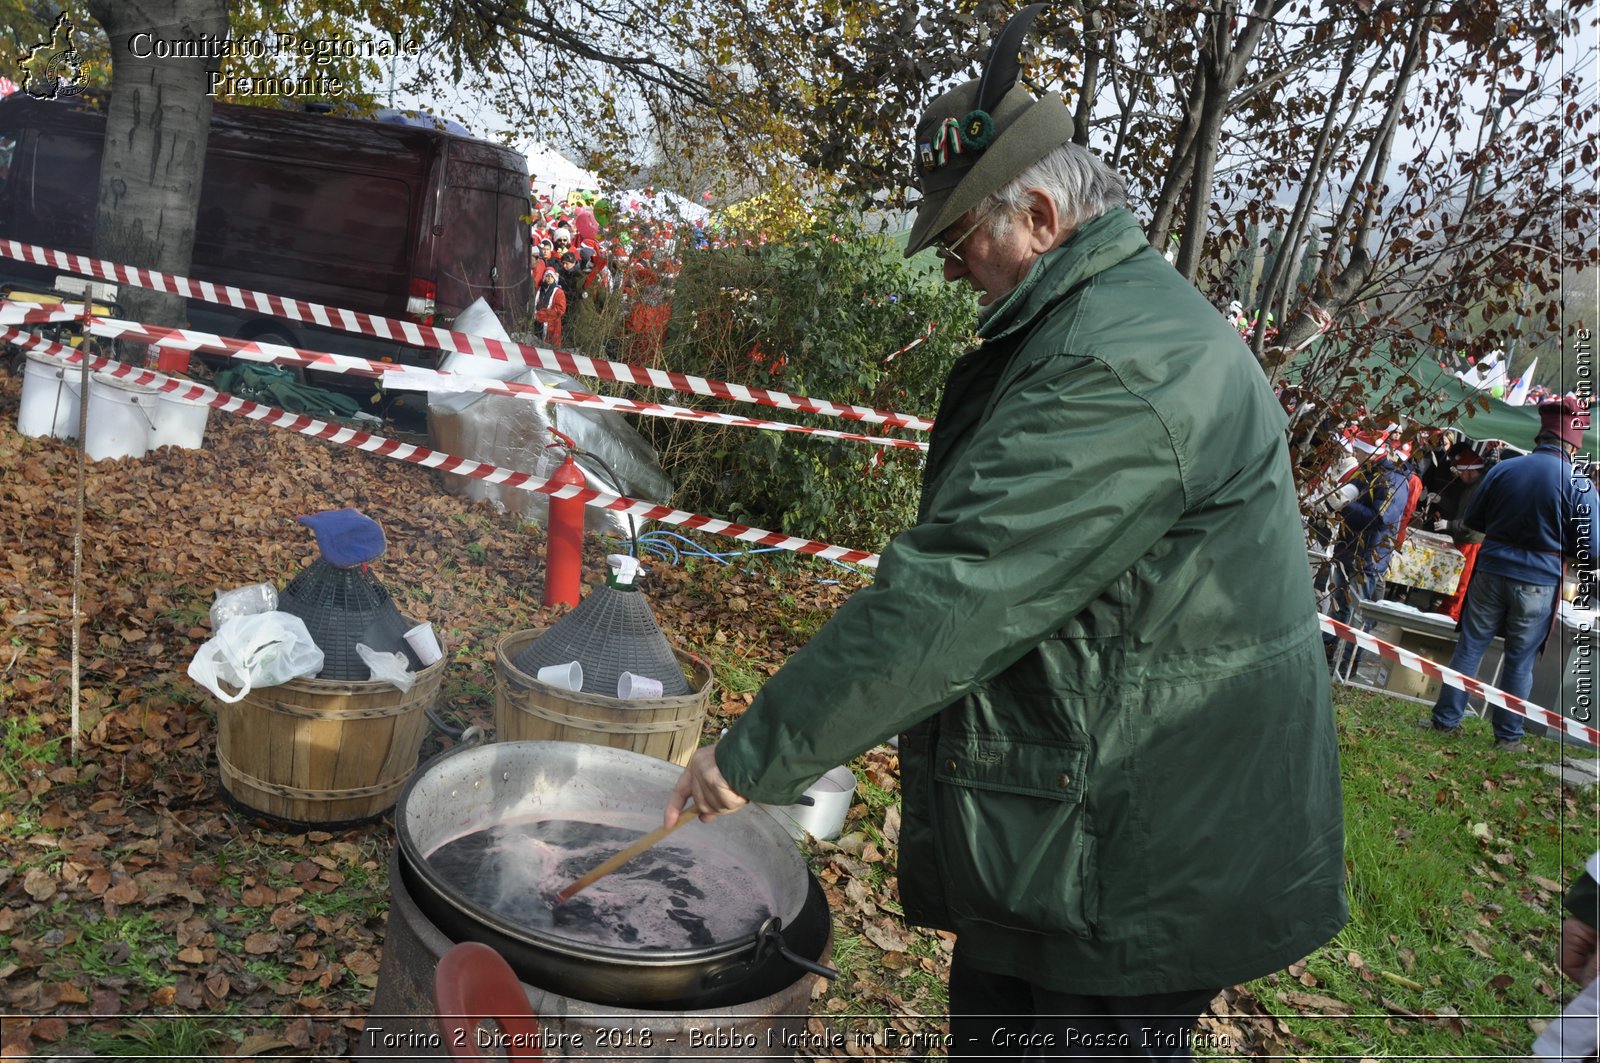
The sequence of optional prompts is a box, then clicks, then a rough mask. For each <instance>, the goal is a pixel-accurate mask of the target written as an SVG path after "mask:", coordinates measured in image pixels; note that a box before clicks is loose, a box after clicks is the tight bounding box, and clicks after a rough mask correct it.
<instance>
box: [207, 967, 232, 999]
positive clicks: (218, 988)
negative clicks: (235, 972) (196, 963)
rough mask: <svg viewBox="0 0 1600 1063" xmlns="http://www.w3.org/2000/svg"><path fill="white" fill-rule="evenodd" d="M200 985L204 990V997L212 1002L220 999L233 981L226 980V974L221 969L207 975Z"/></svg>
mask: <svg viewBox="0 0 1600 1063" xmlns="http://www.w3.org/2000/svg"><path fill="white" fill-rule="evenodd" d="M201 985H202V987H203V988H204V989H205V991H206V999H207V1000H209V1001H212V1002H217V1001H221V1000H222V999H223V998H225V997H226V996H227V995H228V992H229V991H230V990H231V989H232V988H233V983H231V982H230V981H228V976H227V975H225V974H223V973H222V972H221V971H216V972H213V973H212V974H209V975H207V976H206V980H205V981H204V982H203V983H201Z"/></svg>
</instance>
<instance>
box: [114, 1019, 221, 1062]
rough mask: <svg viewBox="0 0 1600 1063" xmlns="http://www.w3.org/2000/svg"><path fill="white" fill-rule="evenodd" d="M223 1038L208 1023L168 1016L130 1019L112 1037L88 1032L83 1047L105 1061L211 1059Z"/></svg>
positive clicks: (213, 1026) (217, 1029) (219, 1030)
mask: <svg viewBox="0 0 1600 1063" xmlns="http://www.w3.org/2000/svg"><path fill="white" fill-rule="evenodd" d="M226 1036H227V1035H226V1034H225V1033H224V1032H223V1031H222V1030H221V1029H219V1028H218V1027H216V1026H215V1025H213V1023H212V1022H211V1021H210V1020H207V1019H201V1018H188V1017H184V1016H178V1015H169V1016H162V1017H160V1018H155V1019H134V1020H133V1021H132V1022H130V1023H129V1024H128V1027H127V1029H125V1030H122V1031H121V1032H119V1033H116V1034H108V1033H104V1032H101V1031H98V1030H93V1029H91V1030H90V1031H89V1033H88V1035H87V1039H86V1044H87V1047H88V1048H89V1050H90V1051H92V1052H94V1053H95V1054H96V1055H97V1056H101V1057H104V1058H107V1059H138V1058H141V1057H145V1058H151V1059H205V1058H207V1057H211V1058H215V1056H216V1055H217V1053H218V1051H219V1050H220V1049H221V1047H222V1044H223V1041H224V1038H225V1037H226Z"/></svg>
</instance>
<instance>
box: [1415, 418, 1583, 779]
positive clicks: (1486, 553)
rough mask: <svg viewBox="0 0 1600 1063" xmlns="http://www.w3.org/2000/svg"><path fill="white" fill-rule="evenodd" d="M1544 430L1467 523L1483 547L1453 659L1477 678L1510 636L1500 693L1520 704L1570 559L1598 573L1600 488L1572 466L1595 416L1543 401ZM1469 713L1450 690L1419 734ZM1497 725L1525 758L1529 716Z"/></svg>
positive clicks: (1495, 476) (1452, 724)
mask: <svg viewBox="0 0 1600 1063" xmlns="http://www.w3.org/2000/svg"><path fill="white" fill-rule="evenodd" d="M1539 426H1540V430H1539V435H1538V437H1537V438H1536V439H1535V440H1534V443H1535V446H1534V449H1533V453H1531V454H1525V455H1523V456H1522V457H1520V458H1512V459H1510V460H1509V461H1502V462H1501V463H1500V464H1498V465H1496V466H1495V467H1494V468H1493V469H1491V470H1489V474H1488V475H1487V476H1485V477H1484V478H1483V482H1482V484H1480V485H1479V487H1478V490H1477V493H1476V494H1474V495H1473V496H1472V501H1471V502H1470V503H1468V505H1467V511H1466V513H1465V515H1464V516H1463V517H1462V522H1463V523H1464V524H1465V526H1466V527H1467V528H1468V529H1470V530H1472V531H1475V532H1480V533H1482V535H1483V545H1482V546H1481V547H1479V548H1478V557H1477V560H1476V561H1475V562H1474V564H1473V566H1472V582H1471V583H1470V584H1468V586H1467V599H1466V604H1465V605H1464V606H1463V608H1462V610H1461V624H1460V627H1461V634H1460V637H1459V638H1457V640H1456V649H1455V653H1453V654H1451V656H1450V667H1451V668H1454V669H1455V670H1456V671H1458V672H1464V673H1466V674H1467V675H1476V674H1477V671H1478V665H1479V664H1481V663H1482V662H1483V654H1484V651H1485V650H1487V649H1488V648H1489V644H1490V643H1492V642H1493V641H1494V639H1495V636H1496V635H1504V636H1505V640H1506V649H1505V666H1504V667H1503V668H1502V669H1501V672H1500V687H1501V689H1503V690H1504V691H1505V692H1506V693H1507V694H1514V695H1515V696H1517V697H1519V698H1525V697H1527V696H1528V691H1530V690H1532V689H1533V662H1534V659H1535V658H1536V657H1537V656H1538V654H1539V650H1540V649H1541V648H1542V647H1543V646H1544V642H1545V639H1546V637H1547V636H1548V635H1549V634H1550V629H1551V626H1552V625H1553V623H1554V620H1555V613H1556V608H1557V606H1556V601H1557V599H1558V598H1559V597H1560V593H1561V576H1562V572H1563V569H1564V564H1563V559H1564V558H1571V559H1573V560H1574V561H1577V562H1579V563H1580V564H1582V565H1584V566H1585V567H1589V568H1592V567H1594V564H1595V553H1594V551H1595V539H1596V536H1597V535H1600V523H1597V521H1600V517H1597V515H1596V509H1597V506H1600V502H1597V500H1596V497H1595V490H1594V484H1592V483H1591V482H1590V481H1589V478H1588V477H1587V476H1585V475H1583V474H1582V473H1580V472H1578V471H1576V470H1575V469H1574V468H1573V465H1572V456H1573V455H1574V454H1576V453H1577V452H1578V448H1579V447H1580V446H1582V444H1583V434H1584V432H1586V431H1588V429H1589V410H1588V408H1587V407H1585V406H1583V405H1581V404H1580V403H1579V402H1578V401H1577V400H1576V399H1571V398H1567V399H1560V400H1558V401H1555V402H1547V403H1544V404H1543V405H1541V406H1540V407H1539ZM1466 707H1467V692H1466V691H1465V690H1461V689H1459V688H1457V687H1453V686H1446V687H1444V688H1443V689H1441V690H1440V692H1439V700H1438V701H1437V702H1435V703H1434V706H1433V715H1431V716H1430V717H1428V718H1427V719H1425V720H1421V721H1419V722H1418V724H1417V726H1419V727H1424V728H1431V729H1433V730H1436V731H1452V732H1453V731H1455V730H1456V729H1457V728H1459V727H1460V726H1461V719H1462V716H1463V715H1464V714H1465V711H1466ZM1493 722H1494V744H1495V745H1496V746H1497V747H1499V748H1500V749H1503V750H1507V751H1509V752H1517V751H1520V750H1521V749H1522V717H1521V716H1518V715H1517V714H1516V713H1514V712H1511V711H1510V710H1508V709H1502V708H1500V707H1498V706H1496V707H1495V710H1494V721H1493Z"/></svg>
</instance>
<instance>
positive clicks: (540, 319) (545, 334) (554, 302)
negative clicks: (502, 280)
mask: <svg viewBox="0 0 1600 1063" xmlns="http://www.w3.org/2000/svg"><path fill="white" fill-rule="evenodd" d="M560 278H561V271H560V270H558V269H555V268H554V267H551V268H548V269H546V270H545V271H544V272H543V273H541V274H540V275H539V290H538V291H537V292H536V293H535V294H534V297H533V320H534V324H535V326H536V329H537V331H538V333H539V338H540V339H542V340H544V341H546V342H547V343H549V344H550V345H551V346H557V345H559V344H560V343H561V321H562V319H563V318H564V317H566V314H567V293H566V292H564V291H562V290H561V283H560Z"/></svg>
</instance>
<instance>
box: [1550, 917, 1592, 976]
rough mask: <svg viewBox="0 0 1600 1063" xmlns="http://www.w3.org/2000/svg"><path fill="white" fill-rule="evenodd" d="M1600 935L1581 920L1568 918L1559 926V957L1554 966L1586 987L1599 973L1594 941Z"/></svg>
mask: <svg viewBox="0 0 1600 1063" xmlns="http://www.w3.org/2000/svg"><path fill="white" fill-rule="evenodd" d="M1597 939H1600V934H1597V933H1596V932H1595V928H1594V927H1592V926H1590V925H1589V924H1588V923H1585V922H1584V921H1583V920H1582V919H1574V918H1572V917H1571V916H1568V917H1567V918H1566V919H1565V920H1564V921H1563V922H1562V924H1561V956H1560V958H1559V959H1558V960H1557V961H1556V966H1558V967H1560V968H1561V973H1562V974H1564V975H1566V976H1567V977H1568V978H1570V979H1572V980H1573V981H1574V982H1577V983H1578V984H1579V985H1588V984H1589V983H1590V982H1592V981H1594V979H1595V976H1596V974H1597V973H1600V951H1596V948H1595V946H1596V941H1597Z"/></svg>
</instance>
